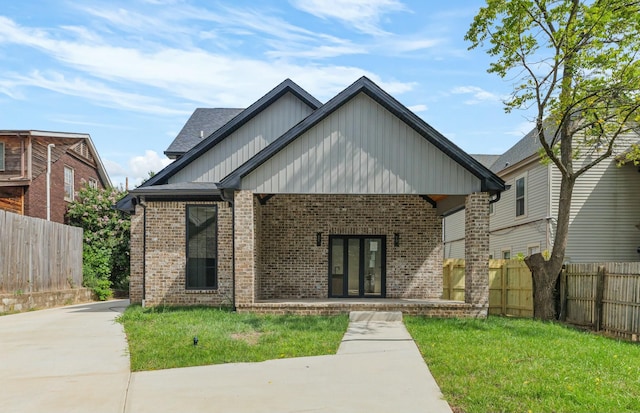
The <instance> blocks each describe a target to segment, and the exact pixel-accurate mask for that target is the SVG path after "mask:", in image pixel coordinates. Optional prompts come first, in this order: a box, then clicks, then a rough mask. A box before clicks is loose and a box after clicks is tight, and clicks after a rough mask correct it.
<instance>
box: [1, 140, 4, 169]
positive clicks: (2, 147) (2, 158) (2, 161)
mask: <svg viewBox="0 0 640 413" xmlns="http://www.w3.org/2000/svg"><path fill="white" fill-rule="evenodd" d="M0 171H4V142H0Z"/></svg>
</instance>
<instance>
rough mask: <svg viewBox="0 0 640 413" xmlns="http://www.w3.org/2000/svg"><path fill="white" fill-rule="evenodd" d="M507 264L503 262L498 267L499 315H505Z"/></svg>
mask: <svg viewBox="0 0 640 413" xmlns="http://www.w3.org/2000/svg"><path fill="white" fill-rule="evenodd" d="M507 262H508V261H503V262H502V264H501V265H500V281H501V283H502V286H501V292H500V305H501V307H502V308H501V310H502V312H501V315H507V277H508V276H509V269H508V267H507Z"/></svg>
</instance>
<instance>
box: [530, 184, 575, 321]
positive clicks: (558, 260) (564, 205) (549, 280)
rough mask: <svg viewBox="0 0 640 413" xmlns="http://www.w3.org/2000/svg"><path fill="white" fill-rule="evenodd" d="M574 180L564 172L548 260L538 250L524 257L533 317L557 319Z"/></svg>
mask: <svg viewBox="0 0 640 413" xmlns="http://www.w3.org/2000/svg"><path fill="white" fill-rule="evenodd" d="M574 184H575V178H574V177H573V176H570V177H567V176H565V175H563V176H562V180H561V183H560V197H559V203H558V219H557V225H556V234H555V238H554V242H553V249H552V251H551V256H550V257H549V260H548V261H547V260H545V259H544V257H543V256H542V254H539V253H538V254H533V255H531V256H529V257H526V258H525V260H524V262H525V263H526V264H527V267H529V269H530V270H531V275H532V277H533V317H534V318H537V319H540V320H555V319H556V305H555V304H556V303H555V300H554V289H555V287H556V282H557V281H558V277H559V276H560V271H561V270H562V265H563V264H564V254H565V250H566V248H567V238H568V237H569V219H570V217H571V215H570V214H571V195H572V193H573V186H574Z"/></svg>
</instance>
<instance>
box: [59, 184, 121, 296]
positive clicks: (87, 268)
mask: <svg viewBox="0 0 640 413" xmlns="http://www.w3.org/2000/svg"><path fill="white" fill-rule="evenodd" d="M125 194H126V192H124V191H122V190H119V189H117V188H106V189H99V188H91V187H90V186H89V185H85V186H84V187H82V189H81V190H80V191H78V193H77V194H76V196H75V200H74V201H73V202H72V203H70V204H69V207H68V209H67V220H68V223H69V224H70V225H73V226H77V227H82V229H83V230H84V242H83V250H82V258H83V260H82V261H83V284H84V285H85V286H86V287H89V288H92V289H93V290H94V292H95V293H96V294H97V295H98V297H99V298H100V299H106V298H108V297H109V296H110V295H111V287H112V286H113V287H115V288H117V289H128V280H129V228H130V220H129V218H128V217H125V216H123V215H122V213H121V212H120V211H117V210H116V209H115V208H113V206H114V205H115V203H116V202H117V201H118V200H119V199H120V198H121V197H123V196H124V195H125Z"/></svg>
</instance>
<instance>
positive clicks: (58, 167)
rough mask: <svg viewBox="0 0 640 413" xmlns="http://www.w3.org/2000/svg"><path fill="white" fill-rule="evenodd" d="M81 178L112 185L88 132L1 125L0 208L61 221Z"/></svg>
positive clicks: (91, 182) (89, 181)
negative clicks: (2, 128) (8, 128)
mask: <svg viewBox="0 0 640 413" xmlns="http://www.w3.org/2000/svg"><path fill="white" fill-rule="evenodd" d="M49 163H50V170H49V171H50V174H49V178H47V175H48V174H47V170H48V164H49ZM48 180H49V184H47V181H48ZM84 182H87V183H88V184H89V185H92V186H95V187H98V188H104V187H107V186H111V181H110V180H109V176H108V175H107V172H106V170H105V168H104V166H103V164H102V161H101V160H100V157H99V156H98V152H97V151H96V149H95V147H94V146H93V143H92V141H91V137H90V136H89V135H88V134H84V133H66V132H47V131H36V130H0V209H3V210H7V211H11V212H14V213H17V214H22V215H27V216H32V217H37V218H43V219H47V214H48V213H49V214H50V219H51V221H54V222H59V223H63V222H64V217H65V212H66V209H67V203H68V202H70V201H73V199H74V196H75V192H76V191H77V190H78V189H79V188H80V187H81V185H83V183H84ZM47 188H49V190H47ZM47 199H49V201H48V202H47ZM47 205H49V208H47Z"/></svg>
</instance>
